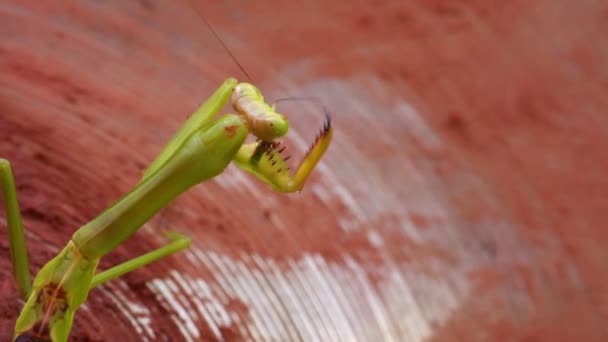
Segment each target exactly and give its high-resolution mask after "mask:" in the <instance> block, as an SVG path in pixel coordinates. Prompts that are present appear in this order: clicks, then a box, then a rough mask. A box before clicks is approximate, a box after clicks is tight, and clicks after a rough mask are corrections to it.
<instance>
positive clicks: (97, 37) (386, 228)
mask: <svg viewBox="0 0 608 342" xmlns="http://www.w3.org/2000/svg"><path fill="white" fill-rule="evenodd" d="M171 3H172V4H169V2H166V1H143V0H142V1H139V2H134V1H128V2H127V1H125V2H123V1H81V2H44V3H43V2H38V1H27V2H25V1H22V2H19V3H17V2H8V1H5V2H2V3H0V136H1V138H0V157H3V158H7V159H9V160H11V162H12V165H13V168H14V171H15V174H16V179H17V183H18V190H19V196H20V202H21V205H22V211H23V216H24V223H25V225H26V227H27V229H28V235H27V238H28V243H29V245H28V247H29V251H30V257H31V259H32V265H31V270H32V272H36V271H37V270H38V269H39V268H40V267H41V266H42V265H43V264H44V263H45V262H46V261H47V260H49V259H50V258H51V257H52V256H53V255H54V254H55V253H57V252H58V250H59V249H60V248H61V247H62V246H63V245H65V243H66V242H67V241H68V240H69V238H70V236H71V234H72V233H73V231H74V230H75V229H76V228H77V227H79V226H80V225H82V224H84V223H86V222H87V221H88V220H90V219H92V218H93V217H95V215H96V214H98V213H99V212H101V211H102V210H103V209H104V208H105V207H107V206H108V205H110V204H111V203H113V202H114V201H115V200H116V199H118V198H119V197H120V196H121V195H122V194H124V193H125V192H127V191H128V190H129V189H130V188H131V187H132V186H133V185H134V184H135V183H136V182H137V181H138V177H139V176H140V175H141V172H142V170H143V169H144V168H145V166H146V165H147V163H148V162H149V161H150V160H152V158H153V157H154V155H155V153H157V152H158V151H159V149H160V148H161V147H162V145H163V144H164V143H165V142H166V141H167V140H168V138H169V137H170V136H171V134H172V133H173V132H174V130H175V129H176V128H177V127H178V125H179V124H180V123H181V122H182V121H183V120H184V119H185V118H186V117H187V115H188V114H189V113H191V112H192V111H193V109H194V108H196V106H197V105H198V104H199V103H200V102H201V101H202V100H203V99H204V98H206V96H208V95H209V94H210V93H211V92H212V91H213V90H214V89H215V87H216V86H218V85H219V84H220V82H221V81H222V80H223V79H224V78H226V77H228V76H235V77H237V78H239V79H242V80H245V77H244V76H243V75H242V73H241V72H240V71H239V70H238V68H237V67H236V66H235V64H234V63H233V62H232V60H231V59H230V58H229V57H228V55H227V54H226V52H225V51H224V50H222V48H221V46H220V45H219V44H218V43H217V42H216V41H215V40H214V38H213V36H212V35H211V33H210V32H209V30H208V29H207V28H206V27H205V26H204V24H203V23H202V22H201V20H200V18H199V17H198V16H197V15H196V12H195V11H194V9H193V8H192V6H190V5H189V4H187V3H185V2H184V3H183V4H178V3H177V2H171ZM296 3H297V2H285V1H272V2H268V1H266V2H249V3H247V4H245V3H242V2H233V1H229V2H221V3H215V2H214V3H202V2H199V3H196V4H195V6H196V7H197V8H198V9H199V10H200V11H201V12H203V13H204V14H205V16H206V17H207V18H208V19H209V21H210V22H211V24H212V25H213V26H214V27H215V29H216V30H217V31H218V33H219V34H220V35H221V36H222V37H223V39H224V42H225V43H226V45H228V46H229V47H230V48H231V50H232V52H233V53H234V54H235V55H236V56H237V58H238V59H239V62H240V63H241V64H242V65H244V66H245V67H246V68H247V71H248V73H249V74H250V75H251V76H252V77H253V79H254V80H255V83H256V84H257V85H258V86H259V87H260V88H261V90H262V91H263V92H264V93H265V95H266V97H267V99H268V100H269V101H270V102H272V100H273V99H277V98H280V97H284V96H294V95H298V96H317V97H319V98H321V99H322V100H323V102H324V103H325V104H326V106H327V107H328V108H330V110H331V111H332V113H333V116H334V125H335V134H334V143H333V145H332V146H331V147H330V150H329V151H328V154H327V156H326V158H325V159H324V161H323V162H322V164H321V165H320V166H319V168H318V169H317V170H316V171H315V173H314V175H313V176H312V177H311V178H310V181H309V183H308V184H307V186H306V187H305V189H304V191H302V192H301V193H299V194H292V195H284V194H276V193H273V192H272V191H271V190H270V189H268V188H267V187H266V186H264V185H262V184H260V183H258V182H257V181H256V180H255V179H253V177H250V176H248V175H243V174H242V173H241V172H240V171H238V170H236V169H235V168H234V167H230V168H229V169H228V170H227V171H226V172H225V173H224V174H223V175H222V176H220V177H218V178H217V179H215V180H212V181H209V182H206V183H204V184H202V185H200V186H198V187H196V188H195V189H192V190H191V191H190V192H188V193H187V194H185V195H184V196H182V197H180V198H179V199H178V200H177V201H176V202H175V203H173V204H172V205H171V206H170V207H168V208H167V209H165V210H164V211H163V212H162V213H161V214H160V215H158V216H157V217H155V218H154V219H153V220H152V221H151V222H150V223H149V224H147V225H146V226H144V228H143V229H142V230H141V231H139V232H138V233H136V234H135V236H134V237H133V238H131V239H130V240H128V241H127V243H125V245H123V246H121V247H119V248H118V249H117V250H116V251H115V252H113V253H112V254H111V255H109V256H108V257H106V258H104V259H103V261H102V263H101V267H102V268H107V267H109V266H111V265H114V264H116V263H119V262H121V261H124V260H127V259H128V258H131V257H134V256H137V255H140V254H142V253H144V252H146V251H148V250H151V249H153V248H155V247H158V246H161V245H162V244H163V243H164V242H165V240H164V239H163V237H162V232H163V231H166V230H175V231H180V232H185V233H187V234H189V235H190V236H192V238H193V240H194V242H193V246H192V248H191V249H190V250H189V251H187V252H184V253H180V254H178V255H175V256H172V257H170V258H167V259H166V260H163V261H161V262H158V263H156V264H154V265H151V266H149V267H146V268H144V269H141V270H138V271H136V272H134V273H132V274H129V275H127V276H125V277H124V278H121V280H117V281H113V282H111V283H109V284H107V285H104V286H102V287H100V288H98V289H94V290H92V291H91V293H90V296H89V299H88V301H87V303H86V305H85V306H84V307H83V308H82V309H81V310H80V311H79V312H78V314H77V316H76V319H75V326H74V329H73V333H72V337H73V340H74V341H118V340H121V341H139V340H142V341H146V340H147V341H182V340H194V341H206V340H226V341H239V340H282V341H284V340H305V341H312V340H324V341H338V340H345V341H352V340H357V339H358V340H365V341H380V340H386V341H390V340H393V341H606V340H608V331H607V328H606V325H605V324H603V322H605V321H606V319H607V318H608V311H607V309H606V308H608V298H607V297H606V295H605V293H606V292H607V291H608V272H605V270H606V269H607V267H608V265H607V263H606V260H608V248H606V247H607V246H606V245H607V242H606V241H607V239H608V233H606V231H605V229H604V226H605V225H606V222H608V220H607V219H608V214H607V212H606V208H608V197H607V196H606V194H607V193H608V180H607V178H606V174H608V172H607V171H608V159H606V158H605V149H606V148H607V147H608V116H606V115H605V111H606V108H607V105H608V101H607V100H606V96H605V94H606V91H607V90H608V65H606V62H605V61H606V60H607V57H608V54H607V51H606V50H607V49H608V45H606V44H604V43H603V42H604V41H605V36H606V33H607V32H608V4H606V3H605V2H602V1H588V2H585V4H584V5H581V4H579V3H577V2H574V1H566V0H562V1H549V0H544V1H534V2H529V1H508V2H496V1H490V2H489V1H485V0H484V1H481V0H479V1H465V2H461V4H455V3H454V2H451V1H424V2H414V1H372V2H369V1H367V2H366V1H362V2H356V3H355V2H349V3H346V2H335V1H334V2H324V1H318V2H316V1H315V2H311V1H307V2H300V3H299V4H297V5H296ZM284 109H285V110H287V111H289V113H290V120H291V122H292V130H291V136H290V139H289V141H288V143H289V144H290V147H289V149H290V151H291V153H292V154H293V156H294V157H293V158H292V160H293V161H294V164H295V162H296V161H297V160H298V156H301V155H302V154H303V153H304V152H305V150H306V146H307V143H308V142H310V141H311V140H312V139H314V136H315V134H316V133H317V131H318V128H319V126H320V124H321V120H322V117H321V115H320V113H319V112H320V110H319V109H318V108H317V107H315V106H314V105H312V104H301V103H300V104H295V103H292V104H290V106H289V107H284ZM293 166H295V165H293ZM8 257H9V252H8V242H7V232H6V229H5V222H4V214H2V216H0V340H1V341H5V340H8V339H9V336H10V335H11V334H12V328H13V325H14V321H15V319H16V317H17V315H18V313H19V310H20V307H21V305H22V302H21V301H20V300H19V298H18V291H17V288H16V285H15V283H14V280H13V278H12V276H11V273H10V262H9V259H8Z"/></svg>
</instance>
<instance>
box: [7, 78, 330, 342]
mask: <svg viewBox="0 0 608 342" xmlns="http://www.w3.org/2000/svg"><path fill="white" fill-rule="evenodd" d="M229 98H231V100H232V106H233V108H234V109H235V111H236V112H237V113H238V114H226V115H223V116H221V117H219V118H217V119H214V118H213V117H214V116H215V115H216V114H217V113H218V112H219V111H220V110H221V108H222V107H223V106H224V105H225V104H226V103H227V102H228V100H229ZM324 110H325V109H324ZM325 116H326V121H325V124H324V126H323V128H322V130H321V132H320V133H319V135H318V136H317V138H316V140H315V141H314V143H313V144H312V145H311V146H310V148H309V150H308V152H307V153H306V155H305V156H304V157H303V159H302V161H301V162H300V164H299V166H298V167H297V169H296V170H295V172H294V174H293V175H292V174H291V173H290V172H289V170H288V168H287V165H286V159H287V158H283V156H282V154H281V152H282V149H281V148H280V146H279V143H278V142H277V139H278V138H280V137H282V136H284V135H285V134H286V133H287V131H288V129H289V123H288V120H287V118H286V117H285V116H284V115H282V114H280V113H277V112H276V111H275V108H274V106H270V105H268V104H267V103H266V102H265V101H264V98H263V97H262V94H261V93H260V91H259V90H258V89H257V88H256V87H255V86H253V85H251V84H249V83H238V82H237V80H236V79H233V78H229V79H227V80H226V81H224V83H223V84H222V85H221V86H220V87H219V88H218V89H217V90H216V91H215V92H214V93H213V94H212V96H211V97H210V98H209V99H208V100H206V101H205V102H204V103H203V104H202V105H201V106H200V108H199V109H198V110H197V111H196V112H195V113H194V114H192V116H191V117H190V118H189V119H188V120H187V121H186V122H185V123H184V124H183V125H182V127H181V128H180V129H179V130H178V131H177V133H176V134H175V135H174V136H173V138H172V139H171V140H170V141H169V142H168V144H167V145H166V146H165V147H164V149H163V150H162V151H161V153H160V154H159V155H158V156H157V158H156V159H155V160H154V161H153V162H152V163H151V164H150V166H149V167H148V169H147V170H146V171H145V172H144V174H143V177H142V179H141V181H140V182H139V183H138V184H137V185H136V186H135V187H134V188H133V189H132V190H131V191H130V192H129V193H128V194H126V195H125V196H124V197H123V198H121V199H120V200H118V201H117V202H116V203H115V204H114V205H112V206H111V207H109V208H108V209H106V210H105V211H104V212H102V213H101V214H100V215H99V216H98V217H96V218H95V219H93V220H92V221H90V222H89V223H87V224H85V225H84V226H82V227H81V228H80V229H78V230H77V231H76V232H75V233H74V235H73V236H72V238H71V240H70V241H69V242H68V243H67V245H66V246H65V247H64V248H63V250H61V252H59V254H58V255H57V256H56V257H54V258H53V259H52V260H51V261H49V262H48V263H47V264H46V265H44V266H43V267H42V269H40V271H39V272H38V275H37V276H36V277H35V279H34V281H33V283H32V282H31V278H30V274H29V271H28V263H29V261H28V254H27V250H26V246H25V236H24V231H23V225H22V220H21V215H20V211H19V204H18V201H17V193H16V187H15V180H14V177H13V172H12V170H11V166H10V163H9V162H8V161H7V160H5V159H0V186H1V187H2V195H3V198H4V204H5V208H6V213H7V215H6V218H7V220H6V221H7V226H8V229H9V239H10V252H11V260H12V265H13V272H14V274H15V278H16V280H17V283H18V287H19V290H20V293H21V296H22V298H23V299H24V300H25V301H26V302H25V305H24V307H23V309H22V311H21V314H20V316H19V318H18V319H17V322H16V324H15V332H14V340H15V341H18V342H25V341H54V342H57V341H66V340H67V338H68V336H69V333H70V330H71V327H72V322H73V319H74V314H75V313H76V311H77V310H78V307H79V306H80V305H81V304H82V303H83V302H84V301H85V300H86V298H87V296H88V293H89V291H90V290H91V289H92V288H94V287H96V286H99V285H101V284H103V283H105V282H107V281H109V280H112V279H114V278H117V277H119V276H121V275H124V274H126V273H128V272H131V271H133V270H136V269H138V268H140V267H143V266H145V265H147V264H149V263H151V262H153V261H156V260H159V259H161V258H163V257H165V256H167V255H170V254H172V253H175V252H177V251H179V250H182V249H184V248H187V247H188V246H189V245H190V239H189V238H188V237H187V236H184V235H181V234H178V233H169V234H168V238H169V239H170V243H168V244H167V245H166V246H164V247H161V248H159V249H157V250H154V251H152V252H149V253H147V254H144V255H142V256H140V257H137V258H135V259H132V260H130V261H127V262H125V263H122V264H120V265H117V266H115V267H113V268H110V269H108V270H106V271H103V272H100V273H97V274H96V269H97V266H98V264H99V260H100V258H102V257H103V256H104V255H106V254H108V253H110V252H111V251H112V250H113V249H114V248H116V247H117V246H118V245H120V244H121V243H122V242H124V241H125V240H126V239H127V238H129V237H130V236H131V235H132V234H133V233H135V232H136V231H137V230H138V229H139V228H140V227H141V226H142V225H143V224H144V223H145V222H146V221H148V220H149V219H150V218H151V217H152V216H153V215H154V214H155V213H157V212H158V211H159V210H160V209H162V208H163V207H164V206H166V205H167V204H168V203H169V202H171V201H172V200H173V199H174V198H176V197H177V196H178V195H179V194H181V193H183V192H184V191H186V190H187V189H189V188H190V187H192V186H194V185H196V184H199V183H201V182H203V181H205V180H208V179H210V178H213V177H215V176H217V175H219V174H220V173H222V171H223V170H224V169H225V168H226V167H227V166H228V164H229V163H230V162H234V163H235V164H236V165H237V166H238V167H239V168H241V169H243V170H245V171H247V172H249V173H252V174H253V175H255V176H256V177H257V178H259V179H260V180H262V181H263V182H265V183H267V184H269V185H270V186H272V187H273V188H274V189H275V190H276V191H279V192H295V191H299V190H301V189H302V187H303V185H304V183H305V181H306V179H307V177H308V176H309V175H310V173H311V172H312V170H313V169H314V168H315V166H316V165H317V163H318V162H319V161H320V159H321V158H322V156H323V155H324V153H325V151H326V150H327V148H328V146H329V144H330V142H331V138H332V126H331V118H330V116H329V114H328V112H327V110H325ZM249 134H253V135H254V136H255V137H256V138H257V140H256V141H255V142H252V143H246V142H245V139H246V138H247V136H248V135H249Z"/></svg>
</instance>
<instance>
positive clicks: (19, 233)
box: [0, 158, 32, 299]
mask: <svg viewBox="0 0 608 342" xmlns="http://www.w3.org/2000/svg"><path fill="white" fill-rule="evenodd" d="M0 187H1V188H2V192H1V193H2V197H3V198H4V207H5V209H6V223H7V226H8V236H9V242H10V245H9V247H10V252H11V262H12V264H13V273H14V275H15V279H16V280H17V285H18V286H19V292H20V293H21V298H23V299H27V297H28V296H29V294H30V292H31V291H32V279H31V275H30V271H29V258H28V255H27V248H26V246H25V234H24V232H23V223H22V221H21V213H20V211H19V202H18V201H17V188H16V186H15V178H14V176H13V171H12V169H11V164H10V163H9V161H8V160H6V159H2V158H0Z"/></svg>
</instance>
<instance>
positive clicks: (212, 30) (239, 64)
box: [190, 1, 255, 83]
mask: <svg viewBox="0 0 608 342" xmlns="http://www.w3.org/2000/svg"><path fill="white" fill-rule="evenodd" d="M190 5H191V6H192V7H193V8H194V12H196V14H197V15H198V17H199V18H201V20H202V21H203V23H205V25H206V26H207V27H208V28H209V31H211V33H212V34H213V36H214V37H215V39H216V40H217V41H218V42H219V43H220V44H221V45H222V47H223V48H224V50H226V52H228V55H230V58H232V60H233V61H234V63H236V65H237V66H238V67H239V69H241V71H242V72H243V74H245V76H247V78H248V79H249V81H251V82H254V81H253V78H251V76H249V74H248V73H247V71H245V68H243V66H242V65H241V63H239V61H238V60H237V59H236V57H234V55H233V54H232V51H230V49H229V48H228V47H227V46H226V44H225V43H224V41H223V40H222V38H220V35H219V34H217V32H216V31H215V29H213V26H211V24H210V23H209V22H208V21H207V19H205V16H204V15H203V14H202V13H201V11H200V10H199V9H198V7H196V6H195V5H194V4H193V3H192V1H190ZM254 83H255V82H254Z"/></svg>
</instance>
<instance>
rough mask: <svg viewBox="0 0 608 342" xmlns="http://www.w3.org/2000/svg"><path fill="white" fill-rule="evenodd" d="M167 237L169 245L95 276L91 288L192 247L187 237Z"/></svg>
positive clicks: (173, 235) (175, 234)
mask: <svg viewBox="0 0 608 342" xmlns="http://www.w3.org/2000/svg"><path fill="white" fill-rule="evenodd" d="M166 235H167V237H168V238H169V239H170V240H171V242H170V243H169V244H167V245H166V246H163V247H161V248H158V249H156V250H153V251H152V252H149V253H146V254H144V255H142V256H139V257H137V258H135V259H131V260H129V261H126V262H124V263H122V264H119V265H116V266H114V267H112V268H110V269H108V270H105V271H103V272H101V273H98V274H96V275H95V276H93V281H91V288H93V287H96V286H98V285H101V284H103V283H105V282H108V281H110V280H112V279H114V278H118V277H120V276H122V275H124V274H127V273H129V272H131V271H135V270H136V269H138V268H141V267H144V266H146V265H148V264H150V263H152V262H154V261H157V260H160V259H162V258H164V257H166V256H169V255H171V254H173V253H176V252H178V251H180V250H182V249H185V248H187V247H188V246H190V242H191V240H190V238H189V237H187V236H185V235H182V234H178V233H174V232H169V233H167V234H166Z"/></svg>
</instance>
